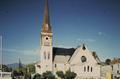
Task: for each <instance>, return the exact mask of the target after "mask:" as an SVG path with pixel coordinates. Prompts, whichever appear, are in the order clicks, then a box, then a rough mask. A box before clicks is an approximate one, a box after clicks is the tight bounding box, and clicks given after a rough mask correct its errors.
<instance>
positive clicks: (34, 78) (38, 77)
mask: <svg viewBox="0 0 120 79" xmlns="http://www.w3.org/2000/svg"><path fill="white" fill-rule="evenodd" d="M33 79H41V75H40V74H38V73H37V74H35V75H34V77H33Z"/></svg>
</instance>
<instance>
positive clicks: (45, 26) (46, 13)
mask: <svg viewBox="0 0 120 79" xmlns="http://www.w3.org/2000/svg"><path fill="white" fill-rule="evenodd" d="M42 32H47V33H51V32H52V30H51V26H50V18H49V7H48V0H45V9H44V18H43V24H42Z"/></svg>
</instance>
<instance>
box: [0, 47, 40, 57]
mask: <svg viewBox="0 0 120 79" xmlns="http://www.w3.org/2000/svg"><path fill="white" fill-rule="evenodd" d="M2 51H7V52H14V53H22V54H23V55H38V54H39V51H40V50H39V49H33V50H19V49H9V48H3V49H2Z"/></svg>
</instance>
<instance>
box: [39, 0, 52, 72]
mask: <svg viewBox="0 0 120 79" xmlns="http://www.w3.org/2000/svg"><path fill="white" fill-rule="evenodd" d="M52 49H53V48H52V29H51V25H50V18H49V10H48V0H45V10H44V18H43V24H42V30H41V50H40V61H41V73H43V72H46V71H52V56H53V55H52V54H53V53H52V52H53V51H52Z"/></svg>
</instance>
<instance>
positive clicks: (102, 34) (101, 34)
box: [98, 32, 106, 36]
mask: <svg viewBox="0 0 120 79" xmlns="http://www.w3.org/2000/svg"><path fill="white" fill-rule="evenodd" d="M98 35H99V36H105V35H106V34H105V33H104V32H98Z"/></svg>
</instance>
